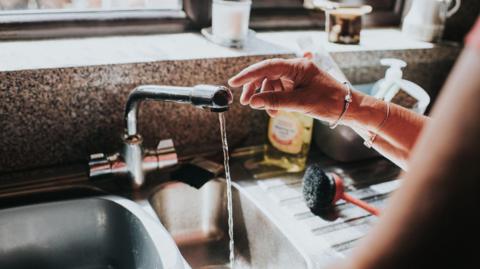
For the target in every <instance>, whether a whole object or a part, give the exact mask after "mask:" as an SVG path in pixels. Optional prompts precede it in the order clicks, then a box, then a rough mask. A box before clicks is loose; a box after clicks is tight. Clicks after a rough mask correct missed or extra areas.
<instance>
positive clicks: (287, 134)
mask: <svg viewBox="0 0 480 269" xmlns="http://www.w3.org/2000/svg"><path fill="white" fill-rule="evenodd" d="M312 128H313V119H312V118H311V117H308V116H305V115H303V114H300V113H296V112H288V111H278V114H277V115H276V116H275V117H271V118H270V121H269V124H268V132H267V133H268V139H267V140H268V143H267V145H266V147H265V154H264V162H265V164H267V165H274V166H279V167H282V168H284V169H285V170H286V171H288V172H299V171H302V170H304V169H305V163H306V160H307V155H308V151H309V149H310V142H311V140H312Z"/></svg>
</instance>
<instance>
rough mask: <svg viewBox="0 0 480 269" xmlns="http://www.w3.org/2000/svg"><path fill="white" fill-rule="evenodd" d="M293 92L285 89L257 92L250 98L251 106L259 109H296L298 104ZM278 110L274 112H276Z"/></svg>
mask: <svg viewBox="0 0 480 269" xmlns="http://www.w3.org/2000/svg"><path fill="white" fill-rule="evenodd" d="M292 95H293V93H292V92H285V91H278V92H277V91H268V92H261V93H257V94H255V95H253V96H252V98H251V99H250V106H251V107H252V108H257V109H266V110H267V111H268V110H279V109H285V110H296V109H297V104H296V102H295V98H294V96H292ZM275 113H276V112H274V114H275Z"/></svg>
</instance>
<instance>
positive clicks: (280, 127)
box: [268, 115, 302, 154]
mask: <svg viewBox="0 0 480 269" xmlns="http://www.w3.org/2000/svg"><path fill="white" fill-rule="evenodd" d="M268 139H269V140H270V143H272V145H273V146H274V147H275V148H276V149H278V150H280V151H283V152H286V153H291V154H297V153H300V151H301V150H302V124H301V122H300V121H299V120H298V119H296V118H295V117H293V116H289V115H278V116H277V117H274V118H271V119H270V124H269V128H268Z"/></svg>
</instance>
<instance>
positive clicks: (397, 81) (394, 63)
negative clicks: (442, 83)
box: [371, 58, 430, 114]
mask: <svg viewBox="0 0 480 269" xmlns="http://www.w3.org/2000/svg"><path fill="white" fill-rule="evenodd" d="M380 63H381V64H382V65H386V66H389V68H388V69H387V71H386V72H385V78H383V79H381V80H379V81H378V82H376V83H375V85H374V86H373V89H372V92H371V94H372V95H373V96H374V97H375V98H377V99H380V100H384V101H386V102H392V103H395V104H397V105H401V106H403V107H405V108H408V109H411V110H412V111H415V112H416V113H419V114H423V113H425V110H426V109H427V106H428V104H429V103H430V97H429V96H428V93H427V92H426V91H425V90H424V89H423V88H422V87H420V86H419V85H417V84H415V83H413V82H411V81H408V80H405V79H403V78H402V77H403V72H402V68H404V67H406V66H407V63H405V62H404V61H402V60H399V59H394V58H385V59H382V60H380Z"/></svg>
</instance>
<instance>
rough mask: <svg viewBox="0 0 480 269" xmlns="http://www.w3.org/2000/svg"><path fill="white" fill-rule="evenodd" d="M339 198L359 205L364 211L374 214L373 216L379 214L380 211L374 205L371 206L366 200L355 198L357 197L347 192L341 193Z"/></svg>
mask: <svg viewBox="0 0 480 269" xmlns="http://www.w3.org/2000/svg"><path fill="white" fill-rule="evenodd" d="M341 199H343V200H345V201H346V202H348V203H351V204H354V205H356V206H358V207H361V208H363V209H365V210H366V211H368V212H370V213H371V214H372V215H375V216H378V215H380V211H379V210H378V209H377V208H376V207H374V206H372V205H370V204H368V203H366V202H364V201H362V200H360V199H357V198H355V197H353V196H351V195H349V194H348V193H343V194H342V197H341Z"/></svg>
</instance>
